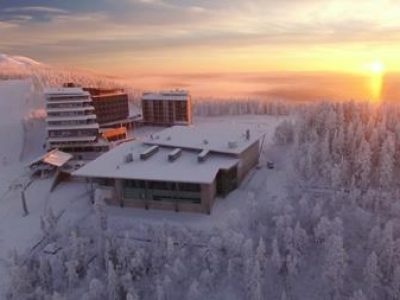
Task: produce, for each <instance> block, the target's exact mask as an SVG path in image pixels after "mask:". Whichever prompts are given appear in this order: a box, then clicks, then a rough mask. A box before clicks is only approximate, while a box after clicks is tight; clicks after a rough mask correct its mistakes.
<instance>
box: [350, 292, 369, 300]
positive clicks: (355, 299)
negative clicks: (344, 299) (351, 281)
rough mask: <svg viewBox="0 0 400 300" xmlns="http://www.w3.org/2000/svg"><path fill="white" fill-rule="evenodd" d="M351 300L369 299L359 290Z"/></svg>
mask: <svg viewBox="0 0 400 300" xmlns="http://www.w3.org/2000/svg"><path fill="white" fill-rule="evenodd" d="M350 300H368V299H367V297H366V296H365V295H364V293H363V291H362V290H358V291H356V292H354V294H353V296H352V297H351V298H350Z"/></svg>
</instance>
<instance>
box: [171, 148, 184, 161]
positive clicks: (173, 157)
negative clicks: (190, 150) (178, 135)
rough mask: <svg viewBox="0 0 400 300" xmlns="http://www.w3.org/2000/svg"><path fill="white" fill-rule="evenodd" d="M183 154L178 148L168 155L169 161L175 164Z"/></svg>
mask: <svg viewBox="0 0 400 300" xmlns="http://www.w3.org/2000/svg"><path fill="white" fill-rule="evenodd" d="M181 154H182V149H181V148H176V149H174V150H172V151H171V152H170V153H168V161H170V162H173V161H175V160H177V159H178V158H179V157H180V156H181Z"/></svg>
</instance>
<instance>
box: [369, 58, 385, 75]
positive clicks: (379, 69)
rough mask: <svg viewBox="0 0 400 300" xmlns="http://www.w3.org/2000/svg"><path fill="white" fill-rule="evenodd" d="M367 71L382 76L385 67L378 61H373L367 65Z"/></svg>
mask: <svg viewBox="0 0 400 300" xmlns="http://www.w3.org/2000/svg"><path fill="white" fill-rule="evenodd" d="M369 69H370V71H371V72H372V73H374V74H382V73H383V72H384V71H385V65H384V64H383V63H381V62H379V61H375V62H373V63H371V64H370V65H369Z"/></svg>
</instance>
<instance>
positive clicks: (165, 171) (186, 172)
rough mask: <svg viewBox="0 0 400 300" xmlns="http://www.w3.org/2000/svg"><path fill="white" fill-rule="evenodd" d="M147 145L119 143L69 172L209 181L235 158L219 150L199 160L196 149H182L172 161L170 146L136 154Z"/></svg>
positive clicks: (181, 180)
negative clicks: (128, 157)
mask: <svg viewBox="0 0 400 300" xmlns="http://www.w3.org/2000/svg"><path fill="white" fill-rule="evenodd" d="M147 149H149V146H148V145H145V144H143V143H141V142H139V141H130V142H126V143H122V144H120V145H119V146H117V147H115V148H114V149H112V150H110V151H109V152H107V153H105V154H103V155H101V156H100V157H98V158H97V159H96V160H94V161H91V162H89V163H88V164H86V165H85V166H83V167H82V168H80V169H79V170H77V171H75V172H74V173H73V175H75V176H82V177H92V178H117V179H136V180H153V181H168V182H186V183H199V184H210V183H212V182H213V181H214V179H215V177H216V176H217V173H218V171H219V170H220V169H229V168H231V167H233V166H235V165H236V164H237V163H238V162H239V160H238V159H236V158H234V157H230V156H226V155H223V154H210V155H209V156H208V157H207V159H206V160H205V161H204V162H201V163H199V162H198V159H197V156H198V153H199V152H198V151H188V150H186V151H182V154H181V156H180V157H179V158H177V159H176V160H175V161H173V162H170V161H169V160H168V154H169V153H171V151H173V150H174V149H170V148H165V147H160V148H159V150H158V151H157V152H156V153H154V154H153V155H151V156H150V157H149V158H147V159H146V160H141V159H140V154H141V153H143V152H144V151H146V150H147ZM129 154H131V155H132V161H131V162H125V161H126V157H127V155H129Z"/></svg>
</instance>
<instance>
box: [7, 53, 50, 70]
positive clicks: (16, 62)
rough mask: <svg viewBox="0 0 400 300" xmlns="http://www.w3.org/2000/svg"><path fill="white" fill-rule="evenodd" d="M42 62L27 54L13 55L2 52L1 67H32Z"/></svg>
mask: <svg viewBox="0 0 400 300" xmlns="http://www.w3.org/2000/svg"><path fill="white" fill-rule="evenodd" d="M38 65H42V63H40V62H37V61H35V60H33V59H31V58H29V57H25V56H11V55H7V54H2V53H0V67H14V68H18V67H30V66H38Z"/></svg>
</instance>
